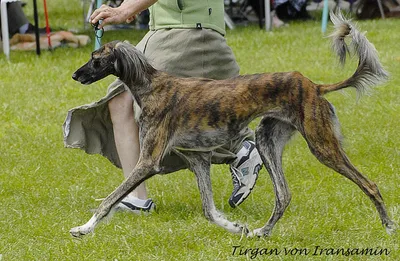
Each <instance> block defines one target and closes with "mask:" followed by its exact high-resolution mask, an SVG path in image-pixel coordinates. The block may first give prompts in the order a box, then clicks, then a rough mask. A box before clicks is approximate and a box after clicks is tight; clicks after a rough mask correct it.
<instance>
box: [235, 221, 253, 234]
mask: <svg viewBox="0 0 400 261" xmlns="http://www.w3.org/2000/svg"><path fill="white" fill-rule="evenodd" d="M233 226H234V227H235V230H236V231H235V233H237V234H242V235H243V234H244V235H247V234H249V232H250V230H249V229H248V228H247V226H246V225H242V224H239V223H233Z"/></svg>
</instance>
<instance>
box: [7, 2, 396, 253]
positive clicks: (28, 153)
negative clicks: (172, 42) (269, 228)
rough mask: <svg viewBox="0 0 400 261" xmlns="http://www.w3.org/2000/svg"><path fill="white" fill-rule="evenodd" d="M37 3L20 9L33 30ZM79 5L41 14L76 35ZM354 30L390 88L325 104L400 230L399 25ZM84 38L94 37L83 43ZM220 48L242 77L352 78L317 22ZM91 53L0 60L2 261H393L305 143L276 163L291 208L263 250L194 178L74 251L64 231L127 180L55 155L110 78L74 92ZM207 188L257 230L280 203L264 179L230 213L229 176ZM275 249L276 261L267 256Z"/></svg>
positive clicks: (72, 155) (232, 40)
mask: <svg viewBox="0 0 400 261" xmlns="http://www.w3.org/2000/svg"><path fill="white" fill-rule="evenodd" d="M31 2H32V1H28V7H25V8H29V9H28V11H27V13H28V15H29V17H30V18H32V13H31V12H30V10H31V7H32V3H31ZM38 2H39V5H41V1H38ZM80 4H81V1H80V0H72V1H68V3H67V2H66V1H61V0H54V1H48V9H49V12H50V23H51V25H52V27H53V28H54V29H75V30H82V28H83V18H82V9H81V6H80ZM40 14H43V12H42V9H41V10H40ZM40 24H41V26H44V19H41V20H40ZM358 24H359V27H361V28H362V30H365V31H368V34H367V36H368V38H369V40H370V41H371V42H373V43H374V44H375V46H376V48H377V49H378V51H379V54H380V58H381V61H382V63H383V64H384V66H385V67H386V68H387V70H388V71H389V72H390V73H391V79H390V81H389V82H387V83H386V84H384V85H381V86H379V87H377V88H375V89H374V91H373V92H372V93H371V95H369V96H364V97H362V99H359V100H357V97H356V94H355V92H354V91H353V90H351V89H347V90H345V91H342V92H336V93H332V94H329V95H328V96H327V98H328V99H329V100H330V101H331V102H332V103H333V104H334V105H335V107H336V109H337V112H338V116H339V119H340V120H341V124H342V129H343V134H344V136H345V142H344V144H345V149H346V151H347V153H348V155H349V157H350V159H351V160H352V162H353V163H354V164H355V165H356V166H357V167H358V169H359V170H360V171H361V172H362V173H364V174H365V175H367V176H368V177H369V178H371V179H372V180H373V181H375V182H376V183H377V184H378V186H379V188H380V191H381V193H382V195H383V197H384V199H385V202H386V205H387V208H388V211H389V214H390V216H391V217H392V218H393V220H394V221H395V222H396V223H400V219H399V215H400V175H399V173H398V170H399V169H400V149H399V148H400V136H399V129H398V128H399V127H398V126H399V122H400V121H399V113H400V105H399V104H400V87H399V86H400V78H399V77H400V48H399V42H400V34H399V28H400V20H396V19H386V20H369V21H362V22H361V21H360V22H358ZM83 33H86V34H90V35H91V36H92V32H91V31H86V32H83ZM144 34H145V32H144V31H134V30H131V31H109V32H106V33H105V35H104V37H103V39H102V40H103V42H107V41H111V40H114V39H120V40H124V39H127V40H129V41H130V42H131V43H134V44H135V43H137V42H138V41H139V40H140V39H141V37H142V36H143V35H144ZM227 39H228V42H229V44H230V46H231V47H232V48H233V50H234V53H235V55H236V58H237V60H238V62H239V64H240V66H241V72H242V73H257V72H268V71H291V70H298V71H301V72H302V73H303V74H304V75H306V76H307V77H309V78H311V79H312V80H313V81H315V82H324V83H330V82H337V81H340V80H342V79H344V78H346V77H348V76H349V75H351V74H352V73H353V71H354V69H355V67H356V65H357V61H355V60H350V62H349V63H348V64H347V65H346V66H345V67H344V68H341V67H340V66H338V63H337V61H336V59H335V57H334V56H333V55H332V54H331V50H330V43H329V40H328V39H327V38H326V37H325V35H322V34H321V30H320V22H319V21H311V22H302V23H293V24H291V25H290V26H289V27H286V28H282V29H278V30H274V31H273V32H270V33H267V32H264V31H262V30H259V29H258V28H257V27H256V26H249V27H243V28H237V29H236V30H233V31H228V34H227ZM92 49H93V45H92V44H91V45H90V46H88V47H84V48H79V49H70V48H59V49H56V50H54V51H52V52H50V51H44V52H43V53H42V55H41V56H40V57H37V56H36V55H35V53H34V52H15V51H13V52H12V53H11V62H7V61H6V60H5V57H4V55H1V56H0V68H1V70H0V86H1V94H0V112H1V113H0V260H245V259H256V260H263V259H264V260H266V259H271V260H369V259H373V260H400V248H399V245H400V237H399V233H397V234H395V235H392V236H389V235H387V234H386V232H385V230H384V229H383V228H382V226H381V224H380V220H379V217H378V214H377V212H376V210H375V208H374V206H373V204H372V203H371V201H370V200H369V199H368V198H367V197H366V196H365V195H364V194H362V192H361V190H360V189H359V188H358V187H356V186H355V185H354V184H352V183H351V182H350V181H348V180H347V179H345V178H343V177H341V176H340V175H339V174H337V173H335V172H333V171H332V170H330V169H328V168H326V167H324V166H323V165H321V164H320V163H319V162H318V161H317V160H316V159H315V158H314V157H313V156H312V155H311V153H310V152H309V150H308V148H307V146H306V144H305V142H304V140H303V139H302V138H301V137H300V136H299V135H297V136H295V138H293V140H292V141H291V142H290V143H289V144H288V145H287V147H286V150H285V153H284V169H285V172H286V177H287V180H288V182H289V187H290V189H291V191H292V194H293V199H292V202H291V204H290V206H289V208H288V210H287V212H286V213H285V215H284V216H283V218H282V219H281V220H280V222H278V224H277V226H276V227H275V229H274V231H273V233H272V236H271V237H269V238H261V239H247V238H243V237H240V236H237V235H232V234H229V233H227V232H226V231H224V230H223V229H221V228H219V227H217V226H215V225H212V224H210V223H209V222H208V221H206V219H205V218H204V217H203V214H202V209H201V202H200V197H199V193H198V190H197V185H196V183H195V178H194V175H193V174H192V173H190V172H188V171H181V172H178V173H174V174H173V175H166V176H156V177H154V178H153V179H151V180H150V181H149V182H148V183H147V184H148V189H149V193H150V196H151V197H152V198H153V200H154V201H155V202H156V204H157V209H158V210H157V212H155V213H152V214H150V215H141V216H136V215H131V214H127V213H116V214H115V216H114V218H113V219H112V220H111V221H110V222H109V223H103V224H101V225H99V226H98V227H97V229H96V231H95V233H94V234H93V235H89V236H87V237H85V238H83V239H81V240H78V239H73V238H72V237H71V236H70V235H69V232H68V231H69V229H70V228H71V227H74V226H77V225H81V224H83V223H84V222H86V221H87V220H88V219H89V218H90V217H91V214H92V213H91V210H92V209H94V208H96V207H97V206H98V204H99V202H98V201H96V200H95V199H98V198H103V197H105V196H107V195H108V194H109V193H110V192H111V191H112V190H113V189H114V188H115V187H116V186H118V185H119V184H120V182H121V181H122V179H123V177H122V172H121V171H120V170H119V169H117V168H115V167H114V166H113V165H111V164H110V163H109V162H108V160H106V159H105V158H103V157H101V156H99V155H87V154H85V153H84V152H82V151H79V150H71V149H65V148H64V146H63V135H62V130H61V125H62V124H63V121H64V119H65V116H66V112H67V110H68V109H70V108H72V107H75V106H78V105H81V104H85V103H90V102H92V101H94V100H96V99H99V98H101V97H102V96H103V94H104V93H105V91H106V88H107V86H108V84H109V83H111V82H112V81H113V79H114V78H113V77H108V78H106V79H104V80H102V81H100V82H98V83H95V84H93V85H91V86H83V85H80V84H79V83H77V82H74V81H73V80H72V79H71V75H72V73H73V72H74V71H75V70H76V69H77V68H78V67H79V66H81V65H82V64H83V63H85V62H86V61H87V60H88V58H89V57H90V52H91V51H92ZM254 126H255V124H254V125H253V127H254ZM212 181H213V189H214V197H215V201H216V205H217V207H218V208H219V209H220V210H222V211H223V212H225V213H226V215H227V216H228V217H229V219H231V220H239V221H241V222H243V223H246V224H248V226H249V228H251V229H254V228H257V227H260V226H262V225H263V224H264V223H265V222H266V221H267V219H268V217H269V216H270V214H271V211H272V209H273V204H274V196H273V191H272V184H271V182H270V180H269V176H268V173H267V172H266V170H265V168H264V169H263V170H262V171H261V175H260V178H259V179H258V182H257V185H256V187H255V190H254V191H253V193H252V194H251V195H250V197H249V198H248V199H247V200H246V202H245V203H243V204H242V205H241V206H240V207H239V208H237V209H234V210H233V209H231V208H230V207H229V204H228V203H227V200H228V198H229V196H230V193H231V189H232V184H231V178H230V174H229V170H228V166H226V165H219V166H213V168H212ZM257 248H259V250H260V251H261V250H262V249H263V251H261V253H259V254H258V255H256V250H252V251H253V252H251V251H250V250H249V251H248V253H247V255H245V251H246V249H257ZM296 248H297V250H296ZM316 248H318V249H322V248H325V249H330V248H332V249H338V248H339V249H340V248H345V249H347V248H350V249H353V250H354V249H364V248H371V249H373V250H386V252H384V253H383V255H378V256H362V255H353V256H344V255H330V254H329V253H331V252H329V250H328V251H325V250H324V251H322V253H321V252H319V250H318V251H317V254H316V255H313V254H314V253H315V250H316ZM235 249H236V252H235V253H234V250H235ZM266 249H268V251H267V250H266ZM270 250H273V252H272V256H268V255H267V253H268V252H269V251H270ZM274 251H275V252H274ZM285 251H288V253H285ZM306 251H310V252H306ZM385 253H386V254H388V255H386V254H385ZM261 254H264V255H261Z"/></svg>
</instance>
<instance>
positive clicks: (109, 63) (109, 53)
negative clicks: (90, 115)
mask: <svg viewBox="0 0 400 261" xmlns="http://www.w3.org/2000/svg"><path fill="white" fill-rule="evenodd" d="M119 44H122V42H121V41H112V42H110V43H107V44H105V45H103V46H102V47H100V48H99V49H98V50H96V51H94V52H92V57H91V59H90V60H89V61H88V62H87V63H86V64H84V65H83V66H82V67H81V68H79V69H78V70H77V71H76V72H74V74H73V75H72V79H74V80H75V81H78V82H80V83H82V84H91V83H94V82H96V81H98V80H101V79H103V78H105V77H107V76H108V75H110V74H113V75H115V76H119V75H117V74H118V70H117V67H116V64H117V59H118V55H119V54H118V51H117V48H118V45H119ZM132 47H133V46H132Z"/></svg>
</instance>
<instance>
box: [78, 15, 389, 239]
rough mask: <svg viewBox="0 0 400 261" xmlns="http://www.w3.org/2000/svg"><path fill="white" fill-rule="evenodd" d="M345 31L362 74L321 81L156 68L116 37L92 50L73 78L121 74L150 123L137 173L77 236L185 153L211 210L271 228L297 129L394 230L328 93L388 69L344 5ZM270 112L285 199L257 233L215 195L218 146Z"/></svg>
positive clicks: (341, 47) (264, 129) (338, 27)
mask: <svg viewBox="0 0 400 261" xmlns="http://www.w3.org/2000/svg"><path fill="white" fill-rule="evenodd" d="M331 19H332V22H333V23H334V25H335V31H334V33H333V34H332V38H333V49H334V51H335V52H336V53H337V54H338V56H339V58H340V60H341V61H342V62H343V63H344V61H345V58H346V55H347V52H348V51H349V50H350V49H349V48H348V45H347V44H346V42H345V41H344V39H345V37H346V36H350V37H351V38H352V45H353V47H354V48H353V49H352V50H353V51H355V53H356V54H357V56H358V58H359V64H358V67H357V69H356V71H355V73H354V74H353V75H352V76H351V77H350V78H348V79H346V80H344V81H341V82H339V83H335V84H315V83H313V82H312V81H311V80H309V79H308V78H306V77H304V76H303V75H302V74H301V73H299V72H277V73H264V74H255V75H243V76H238V77H234V78H231V79H227V80H211V79H202V78H177V77H174V76H171V75H169V74H167V73H164V72H161V71H158V70H156V69H154V68H153V67H152V66H151V65H150V64H149V63H148V62H147V60H146V58H145V57H144V56H143V54H141V53H140V52H139V51H138V50H136V49H135V48H134V47H133V46H132V45H130V44H128V43H126V42H119V41H114V42H111V43H108V44H106V45H104V46H103V47H102V48H100V49H99V50H97V51H95V52H93V53H92V57H91V59H90V61H89V62H88V63H86V64H85V65H83V66H82V67H81V68H80V69H78V70H77V71H76V72H75V73H74V74H73V79H74V80H76V81H79V82H81V83H83V84H91V83H93V82H96V81H98V80H100V79H103V78H104V77H106V76H107V75H110V74H112V75H115V76H117V77H119V79H120V80H121V81H122V82H123V83H125V84H126V86H127V87H128V89H129V91H130V92H131V94H132V97H133V99H134V103H135V106H136V109H135V110H136V113H137V114H138V115H137V119H136V120H137V122H138V125H139V128H140V148H141V152H140V159H139V162H138V163H137V165H136V167H135V168H134V169H133V171H132V172H131V174H130V176H129V177H128V178H127V179H126V180H125V181H124V182H123V183H122V184H121V185H120V186H119V187H118V188H117V189H116V190H115V191H114V192H112V193H111V194H110V195H109V196H108V197H107V198H106V199H105V200H104V201H103V202H102V203H101V205H100V206H99V208H98V209H97V210H96V212H95V214H94V215H93V216H92V218H91V219H90V220H89V221H88V222H87V223H86V224H84V225H82V226H79V227H75V228H72V229H71V231H70V233H71V234H72V235H73V236H82V235H85V234H88V233H91V232H92V231H93V230H94V228H95V226H96V225H97V224H98V223H99V221H101V220H102V219H103V218H104V217H106V216H107V215H108V214H109V213H110V211H111V210H112V209H113V207H114V206H116V204H117V203H118V202H120V201H121V200H122V199H123V198H124V197H125V196H126V195H127V194H128V193H129V192H131V191H132V190H133V189H135V188H136V187H137V186H138V185H139V184H140V183H141V182H143V181H145V180H146V179H148V178H150V177H152V176H153V175H155V174H166V173H171V172H173V171H176V170H177V168H176V167H175V168H174V167H173V166H168V165H167V164H164V162H165V161H164V159H165V158H166V157H169V156H170V155H175V157H176V158H179V159H180V160H183V161H184V162H185V163H186V167H187V168H188V169H190V170H191V171H193V172H194V173H195V176H196V179H197V183H198V187H199V190H200V196H201V200H202V207H203V211H204V215H205V216H206V218H207V219H208V220H210V221H211V222H214V223H215V224H217V225H219V226H221V227H223V228H225V229H227V230H228V231H230V232H233V233H244V234H246V235H248V236H268V235H270V233H271V231H272V229H273V227H274V225H275V224H276V222H277V221H278V220H279V219H280V218H281V216H282V215H283V213H284V211H285V209H286V208H287V206H288V205H289V202H290V199H291V194H290V192H289V189H288V185H287V183H286V180H285V177H284V174H283V170H282V152H283V148H284V145H285V144H286V142H287V141H288V140H289V139H290V137H291V136H292V135H293V134H294V132H295V131H298V132H300V133H301V135H302V136H303V137H304V139H305V140H306V141H307V144H308V146H309V148H310V150H311V152H312V153H313V154H314V155H315V157H316V158H317V159H318V160H319V161H320V162H321V163H323V164H325V165H326V166H328V167H330V168H332V169H333V170H335V171H337V172H338V173H340V174H342V175H343V176H345V177H346V178H348V179H350V180H351V181H353V182H354V183H355V184H357V185H358V186H359V187H360V188H361V190H362V191H363V192H364V193H365V194H366V195H367V196H368V197H369V198H370V199H371V200H372V202H373V203H374V204H375V207H376V209H377V211H378V213H379V216H380V219H381V221H382V223H383V225H384V227H385V228H386V230H387V232H388V233H390V232H393V231H394V230H395V224H394V223H393V222H392V221H391V219H390V218H389V216H388V214H387V211H386V208H385V205H384V202H383V199H382V196H381V194H380V192H379V190H378V188H377V186H376V185H375V183H373V182H372V181H370V180H369V179H368V178H366V177H365V176H364V175H362V174H361V173H360V172H359V171H358V170H357V169H356V168H355V167H354V166H353V165H352V164H351V163H350V161H349V159H348V158H347V156H346V154H345V152H344V150H343V148H342V146H341V142H340V139H341V137H340V131H339V126H338V125H339V123H338V119H337V117H336V115H335V110H334V108H333V106H332V105H331V104H330V103H329V102H328V101H327V100H326V99H325V98H323V95H325V94H327V93H329V92H333V91H337V90H340V89H343V88H346V87H350V86H351V87H354V88H356V89H357V91H359V92H362V91H363V90H364V89H365V88H368V87H371V86H373V85H375V84H378V83H379V82H381V81H383V80H385V79H386V78H387V77H388V74H387V72H386V71H385V70H384V69H383V68H382V65H381V64H380V62H379V60H378V57H377V53H376V50H375V48H374V46H373V45H372V44H371V43H370V42H369V41H368V40H367V39H366V38H365V36H364V35H363V34H362V33H360V32H359V31H358V30H357V29H356V28H355V27H354V26H353V25H352V24H351V23H350V21H349V20H347V19H345V18H344V17H343V16H342V15H341V14H340V13H338V14H337V15H334V14H333V13H332V14H331ZM257 117H262V119H261V122H260V124H259V125H258V127H257V129H256V145H257V149H258V151H259V153H260V155H261V158H262V160H263V163H264V164H265V166H266V168H267V170H268V172H269V174H270V178H271V179H272V182H273V187H274V193H275V197H276V199H275V207H274V210H273V213H272V216H271V217H270V219H269V220H268V222H267V223H266V224H265V226H263V227H261V228H259V229H255V230H254V231H249V230H248V229H247V228H246V227H245V226H243V225H240V224H237V223H233V222H231V221H229V220H227V219H226V218H225V217H224V216H223V215H222V213H220V212H219V211H218V210H217V209H216V207H215V205H214V201H213V195H212V189H211V181H210V165H211V156H212V151H213V150H214V149H215V148H217V147H219V146H222V145H223V144H226V143H227V142H229V141H230V140H231V139H232V138H234V137H235V135H237V134H238V133H240V131H241V130H242V129H244V128H245V127H246V126H247V125H248V124H249V123H250V122H251V121H252V120H254V119H255V118H257Z"/></svg>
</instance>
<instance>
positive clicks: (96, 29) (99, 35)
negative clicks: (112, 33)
mask: <svg viewBox="0 0 400 261" xmlns="http://www.w3.org/2000/svg"><path fill="white" fill-rule="evenodd" d="M99 24H100V21H97V22H96V23H95V24H92V27H93V29H94V35H95V37H96V39H97V41H99V42H100V39H101V38H102V37H103V35H104V28H101V29H99Z"/></svg>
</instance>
